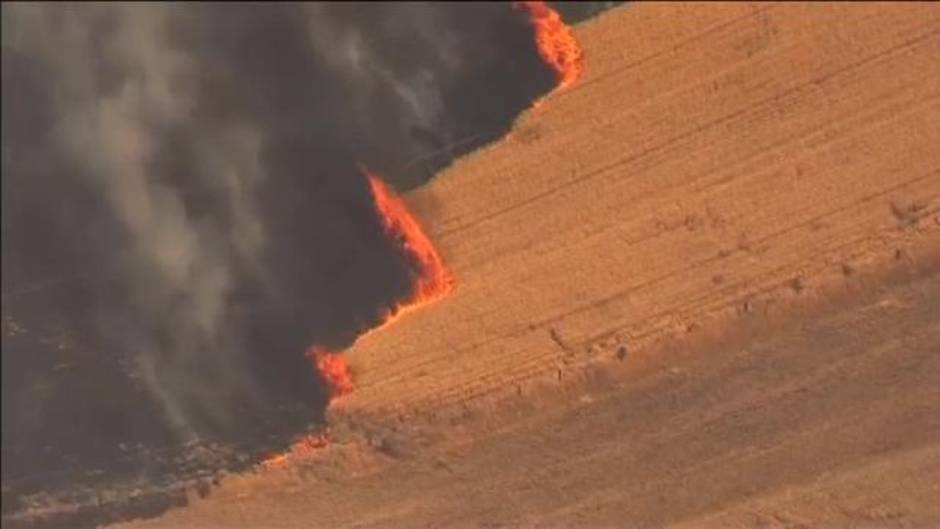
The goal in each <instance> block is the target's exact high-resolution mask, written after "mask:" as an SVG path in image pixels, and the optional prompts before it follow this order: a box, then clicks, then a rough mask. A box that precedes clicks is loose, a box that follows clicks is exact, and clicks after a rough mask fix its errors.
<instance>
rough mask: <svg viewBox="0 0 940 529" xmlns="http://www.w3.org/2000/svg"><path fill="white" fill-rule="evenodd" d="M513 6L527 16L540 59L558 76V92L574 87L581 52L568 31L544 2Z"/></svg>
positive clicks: (522, 3) (581, 70) (571, 33)
mask: <svg viewBox="0 0 940 529" xmlns="http://www.w3.org/2000/svg"><path fill="white" fill-rule="evenodd" d="M514 5H515V7H516V9H521V10H523V11H525V12H526V13H527V14H528V15H529V21H530V22H531V23H532V26H533V27H534V28H535V44H536V46H537V47H538V51H539V55H540V56H541V57H542V60H543V61H545V63H546V64H548V65H549V66H551V67H552V69H554V70H555V73H556V75H557V76H558V87H557V89H558V90H562V89H564V88H567V87H569V86H571V85H572V84H574V82H575V81H577V80H578V79H579V78H580V77H581V73H582V72H583V71H584V52H582V51H581V46H580V45H579V44H578V41H577V40H576V39H575V38H574V32H573V31H571V28H570V27H568V26H567V25H566V24H565V22H564V21H563V20H562V19H561V15H559V14H558V12H557V11H555V10H554V9H552V8H551V7H548V5H546V4H545V2H515V3H514Z"/></svg>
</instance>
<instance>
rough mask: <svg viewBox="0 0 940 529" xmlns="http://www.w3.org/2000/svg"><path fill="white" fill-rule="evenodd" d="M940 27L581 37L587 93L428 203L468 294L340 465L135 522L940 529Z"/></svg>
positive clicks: (418, 320) (822, 13) (485, 153)
mask: <svg viewBox="0 0 940 529" xmlns="http://www.w3.org/2000/svg"><path fill="white" fill-rule="evenodd" d="M938 30H940V10H938V9H937V8H936V7H934V6H931V5H928V4H922V5H919V4H903V5H892V4H887V5H886V4H882V5H879V4H855V5H844V4H825V5H797V4H766V5H765V4H758V5H748V4H722V5H716V4H699V5H681V4H640V5H630V6H625V7H620V8H617V9H614V10H611V11H609V12H608V13H606V14H605V15H603V16H600V17H599V18H597V19H594V20H591V21H589V22H587V23H585V24H583V25H581V26H579V27H578V28H577V34H578V37H579V38H580V40H581V42H582V45H583V47H584V50H585V55H586V57H587V62H586V74H585V78H584V79H583V80H582V81H581V82H580V84H578V85H576V86H574V87H573V88H572V89H570V90H568V91H564V92H560V93H557V94H554V95H552V96H551V97H549V98H548V99H547V100H546V101H545V103H544V104H543V105H541V106H539V107H538V108H537V109H534V110H532V111H530V112H528V113H527V114H525V115H524V116H522V117H521V118H520V120H519V122H518V123H517V125H516V127H515V128H514V129H513V131H512V133H511V134H510V135H509V136H508V137H507V138H505V139H504V140H502V141H500V142H499V143H497V144H494V145H492V146H490V147H488V148H486V149H483V150H482V151H480V152H477V153H474V154H473V155H471V156H469V157H467V158H465V159H463V160H461V161H459V162H458V163H457V164H455V165H454V166H453V167H452V168H450V169H448V170H446V171H444V172H443V173H442V174H440V175H438V176H437V177H436V179H435V180H434V181H433V182H432V183H431V184H429V185H428V186H426V187H424V188H422V189H421V190H419V191H417V192H415V193H413V194H412V195H410V196H409V197H407V198H408V200H409V203H410V204H411V205H412V206H413V207H414V209H415V210H416V211H417V212H418V215H419V217H420V218H422V219H425V221H426V224H427V227H428V230H429V232H430V235H431V238H432V239H433V240H434V241H435V243H436V244H437V246H438V248H439V250H440V251H441V252H442V254H443V256H444V259H445V261H446V262H447V263H448V265H449V266H450V267H451V269H452V271H453V272H454V274H455V276H456V277H457V279H458V282H459V284H458V288H457V290H456V291H455V292H454V293H452V294H451V295H450V296H449V297H448V298H446V299H444V300H442V301H439V302H437V303H436V304H434V305H432V306H429V307H426V308H424V309H422V310H421V311H416V312H414V313H411V314H408V315H407V316H406V317H404V318H402V319H401V320H400V321H397V322H395V323H394V325H391V326H389V327H387V328H384V329H382V330H380V331H379V332H375V333H371V334H369V335H367V336H365V337H364V338H363V339H362V340H360V341H359V342H358V343H357V344H356V346H355V347H354V348H353V349H351V350H350V351H348V352H347V355H348V358H349V360H350V363H351V366H352V369H353V372H354V375H355V379H356V386H357V387H356V390H355V392H354V393H352V394H351V395H348V396H346V397H344V398H342V399H340V400H339V401H337V402H336V403H334V405H333V409H332V410H331V415H332V417H331V421H332V425H333V426H332V436H333V439H334V441H333V443H332V444H331V445H330V446H329V447H328V448H327V449H325V450H322V451H320V452H318V453H317V454H314V455H312V456H310V457H309V458H308V459H307V460H302V461H296V462H295V463H294V464H293V465H291V466H289V467H288V468H286V469H281V470H273V471H265V472H261V473H260V474H258V475H247V476H238V477H233V478H231V479H229V480H227V481H226V482H225V483H224V484H223V486H222V487H221V488H219V489H218V490H216V491H214V492H213V493H212V494H211V495H210V496H209V497H208V498H207V499H204V500H195V501H194V505H191V506H190V507H188V508H186V509H181V510H177V511H172V512H170V513H168V514H167V515H165V516H164V517H162V518H160V519H156V520H151V521H149V522H141V523H138V524H131V525H132V526H134V527H199V528H204V527H205V528H208V527H226V528H235V527H252V528H254V527H272V528H274V527H283V528H294V527H309V526H323V527H353V526H358V527H374V526H381V527H499V526H539V527H543V526H559V527H570V526H588V527H595V526H617V527H631V526H637V527H664V526H671V525H674V524H678V525H679V526H683V525H681V524H686V525H684V526H683V527H701V526H714V527H726V526H729V525H735V524H737V525H738V526H745V527H797V526H799V527H804V526H809V527H827V526H831V525H833V524H836V525H847V524H854V526H872V527H880V526H884V525H885V524H886V523H895V524H907V525H906V526H931V525H936V524H938V523H940V511H938V509H937V507H936V506H935V505H934V504H933V503H931V501H930V498H931V497H933V498H936V495H937V494H938V491H937V488H936V485H935V484H936V483H938V482H940V421H938V420H937V417H940V390H938V389H937V387H938V386H937V384H936V382H937V381H938V380H940V355H938V353H940V304H938V301H937V300H940V236H938V235H940V149H937V148H936V146H937V145H940V126H938V123H940V99H938V96H940V63H938V62H937V61H936V57H937V56H940V31H938ZM801 524H802V525H801ZM866 524H867V525H866Z"/></svg>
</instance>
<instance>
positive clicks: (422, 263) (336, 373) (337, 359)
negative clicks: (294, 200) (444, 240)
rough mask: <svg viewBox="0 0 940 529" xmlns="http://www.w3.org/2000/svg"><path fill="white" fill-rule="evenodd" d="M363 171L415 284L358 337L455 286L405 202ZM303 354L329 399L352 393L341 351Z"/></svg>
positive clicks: (317, 349)
mask: <svg viewBox="0 0 940 529" xmlns="http://www.w3.org/2000/svg"><path fill="white" fill-rule="evenodd" d="M362 172H363V173H364V174H365V176H366V178H367V179H368V181H369V188H370V190H371V191H372V197H373V199H374V200H375V210H376V212H377V213H378V215H379V221H380V222H381V223H382V229H383V230H384V231H385V233H386V235H388V237H389V238H391V239H392V240H394V241H396V242H397V243H398V245H399V247H400V248H401V250H402V252H403V253H404V254H405V256H406V257H407V258H408V260H409V261H410V262H411V265H412V267H413V268H412V270H413V273H414V287H413V290H412V292H411V293H410V294H409V295H408V296H406V297H405V298H403V299H399V300H396V301H395V302H394V303H393V304H392V306H391V307H390V308H389V309H388V310H387V311H386V312H385V313H384V314H383V315H382V321H381V322H380V323H379V324H378V325H377V326H376V327H374V328H372V329H369V330H368V331H366V332H365V333H364V334H363V335H360V338H361V337H362V336H364V335H365V334H369V333H372V332H375V331H377V330H379V329H382V328H384V327H386V326H388V325H390V324H391V323H392V322H393V321H395V320H397V319H398V318H399V317H401V316H402V315H403V314H405V313H406V312H410V311H412V310H414V309H416V308H418V307H421V306H423V305H426V304H428V303H431V302H433V301H435V300H438V299H440V298H442V297H444V296H446V295H447V294H448V293H449V292H450V291H452V290H453V289H454V287H455V285H456V281H455V280H454V276H453V275H452V274H451V273H450V271H449V270H447V268H445V267H444V263H443V261H442V260H441V256H440V255H439V254H438V253H437V250H436V249H435V248H434V245H433V244H431V240H430V239H429V238H428V236H427V235H426V234H425V233H424V230H423V229H421V225H420V224H418V221H417V220H415V218H414V217H413V216H412V215H411V213H410V212H409V211H408V207H407V206H406V205H405V202H404V201H403V200H402V199H401V198H399V197H398V196H397V195H395V193H393V192H392V191H391V190H390V189H389V188H388V187H386V185H385V184H383V183H382V180H380V179H379V178H378V177H377V176H375V175H373V174H371V173H370V172H369V171H368V170H366V169H365V168H362ZM306 355H307V357H308V358H310V360H311V361H312V362H313V364H314V367H315V368H316V371H317V373H318V374H319V375H320V378H321V379H323V380H324V381H325V382H326V384H327V386H328V387H329V390H330V400H333V399H335V398H338V397H342V396H343V395H346V394H348V393H351V392H352V390H353V382H352V376H351V375H350V373H349V366H348V365H347V363H346V359H345V358H343V356H342V355H341V354H339V353H334V352H331V351H329V350H327V349H325V348H323V347H320V346H317V345H314V346H311V347H310V348H309V349H307V352H306Z"/></svg>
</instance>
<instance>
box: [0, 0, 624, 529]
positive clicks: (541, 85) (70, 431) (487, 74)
mask: <svg viewBox="0 0 940 529" xmlns="http://www.w3.org/2000/svg"><path fill="white" fill-rule="evenodd" d="M604 7H609V3H605V2H586V3H578V4H565V5H561V6H559V8H560V10H561V11H562V13H563V15H565V16H566V18H568V19H569V20H571V21H576V20H579V19H582V18H586V17H588V16H590V15H593V14H595V13H597V12H599V11H600V10H601V9H603V8H604ZM2 53H3V63H2V68H3V76H2V82H3V96H2V110H3V121H2V127H3V129H2V132H3V140H2V143H3V158H2V164H3V165H2V168H3V179H2V184H3V188H2V199H3V208H2V222H3V226H2V228H3V232H2V235H3V237H2V244H3V247H2V258H3V262H2V265H3V290H2V292H3V310H2V312H3V351H2V362H3V365H2V370H3V375H2V376H3V380H2V384H3V429H2V435H3V472H2V481H3V516H4V526H5V527H6V526H8V525H9V526H11V527H12V526H15V525H17V524H23V525H30V526H36V525H38V524H39V523H40V520H41V519H42V517H41V516H33V515H35V514H37V513H38V512H39V510H40V509H42V508H44V507H47V506H48V505H49V502H50V500H52V499H55V500H56V501H57V502H58V503H59V504H60V505H71V506H74V507H75V508H76V509H77V510H71V509H65V510H57V511H55V513H51V514H50V515H49V517H47V518H45V522H44V523H45V524H46V525H49V526H60V525H61V526H68V527H76V526H79V525H97V524H100V523H106V522H108V521H112V520H115V519H121V518H127V517H131V516H143V515H153V514H157V513H159V512H161V511H162V510H163V509H165V508H167V507H169V506H171V505H174V504H178V503H179V502H181V501H184V500H183V499H182V497H181V496H180V492H179V491H180V489H181V487H185V486H198V487H199V490H201V491H204V490H206V488H207V487H208V485H209V484H210V483H212V481H213V480H214V479H215V477H216V476H217V475H218V473H219V472H220V471H223V470H237V469H239V468H244V467H246V466H248V465H251V464H253V463H254V462H256V461H257V460H258V458H259V457H260V456H262V455H264V454H266V453H270V452H271V451H272V450H277V449H279V448H282V447H284V446H285V444H286V443H287V442H289V440H290V437H291V435H293V434H296V433H298V432H300V431H303V430H305V429H307V428H309V427H311V426H315V425H317V424H319V423H320V422H321V421H322V415H323V410H324V406H325V395H324V391H323V389H322V388H321V387H320V385H319V381H317V379H316V378H315V377H314V376H313V373H312V371H311V368H310V366H309V364H308V361H307V360H306V359H305V358H304V356H303V351H304V349H305V348H306V347H307V346H308V345H310V344H312V343H319V344H325V345H330V346H334V347H342V346H343V345H345V344H348V343H349V342H350V341H351V340H352V338H353V337H354V336H355V335H356V334H357V333H358V332H360V331H361V330H362V329H363V328H365V327H368V326H370V325H371V324H372V323H373V322H374V321H375V319H376V317H377V315H378V311H379V310H380V308H381V307H385V306H387V305H388V303H389V301H390V300H392V299H394V298H396V297H399V296H400V295H401V294H402V293H403V292H405V291H406V290H407V289H408V288H409V277H408V271H407V267H406V266H405V264H404V263H403V262H402V258H401V256H400V255H399V253H398V252H397V251H396V249H395V248H393V247H391V245H390V243H389V242H388V241H387V240H386V239H385V238H384V236H383V235H382V233H381V228H380V225H379V223H378V221H377V219H376V218H375V213H374V211H373V209H372V204H371V197H370V196H369V193H368V191H367V186H366V182H365V180H364V179H363V177H362V175H361V174H359V172H358V170H357V165H356V164H357V162H360V161H361V162H364V163H365V164H366V165H368V166H369V167H371V168H373V169H374V170H375V171H376V172H378V173H380V174H383V175H384V176H386V177H387V178H388V179H389V180H390V181H391V182H392V183H393V184H394V185H395V186H396V187H398V188H399V189H408V188H411V187H415V186H417V185H420V184H421V183H423V182H425V181H427V179H428V178H430V177H431V175H433V174H434V173H435V172H436V171H437V170H439V169H440V168H442V167H443V166H445V165H447V164H448V163H450V162H451V161H452V160H453V159H454V158H455V157H456V156H459V155H461V154H463V153H466V152H468V151H470V150H472V149H474V148H476V147H478V146H480V145H482V144H485V143H487V142H489V141H491V140H493V139H495V138H497V137H499V136H501V135H502V134H504V133H505V131H506V130H507V129H508V128H509V126H510V125H511V123H512V121H513V120H514V119H515V117H516V116H517V115H518V114H519V113H520V112H521V111H523V110H524V109H526V108H527V107H528V106H529V105H530V104H531V102H532V101H533V100H535V99H537V98H538V97H539V96H541V95H543V94H544V93H546V92H547V91H548V90H550V89H551V87H552V86H553V84H554V78H553V74H552V72H550V71H548V70H547V68H546V67H545V66H544V65H543V64H542V63H541V62H540V60H539V58H538V56H537V54H536V52H535V49H534V44H533V35H532V29H531V27H530V26H529V24H528V22H527V21H526V20H525V17H524V16H523V15H522V14H521V13H519V12H517V11H515V10H513V9H512V8H511V7H510V6H509V4H395V3H392V4H369V5H364V4H324V5H314V6H310V5H306V6H305V5H298V4H278V5H269V4H264V5H261V4H245V3H237V4H232V5H225V6H222V5H219V4H195V5H161V6H119V5H105V6H101V5H99V6H91V7H88V6H85V5H66V6H59V5H24V4H21V5H8V4H5V5H4V6H3V48H2ZM134 491H136V493H135V492H134ZM135 494H136V495H135ZM30 513H32V514H30ZM27 515H28V516H27ZM24 516H25V517H24Z"/></svg>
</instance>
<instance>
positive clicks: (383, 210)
mask: <svg viewBox="0 0 940 529" xmlns="http://www.w3.org/2000/svg"><path fill="white" fill-rule="evenodd" d="M363 172H364V173H365V175H366V178H368V180H369V187H370V188H371V190H372V196H373V197H374V198H375V209H376V211H377V212H378V214H379V220H380V221H381V223H382V227H383V228H384V230H385V233H386V234H387V235H388V236H389V237H391V238H392V239H393V240H395V241H397V242H398V244H399V245H400V247H401V249H402V252H404V254H405V256H406V257H407V258H408V260H409V261H410V262H411V264H412V266H413V267H414V268H413V272H414V280H415V283H414V290H413V292H412V293H411V295H410V296H408V297H407V298H405V299H403V300H400V301H399V302H398V303H397V304H396V305H395V306H394V307H393V308H392V310H391V313H390V319H391V317H394V316H396V315H399V314H401V313H402V311H406V310H410V309H413V308H417V307H420V306H422V305H425V304H427V303H430V302H432V301H435V300H438V299H440V298H442V297H444V296H446V295H447V294H448V293H449V292H450V291H452V290H453V289H454V286H455V284H456V283H455V281H454V276H453V275H451V273H450V272H449V271H448V270H447V268H445V267H444V263H443V261H442V260H441V256H440V255H438V253H437V250H436V249H435V248H434V245H433V244H431V240H430V239H429V238H428V236H427V235H425V233H424V230H423V229H421V225H420V224H418V221H417V220H415V218H414V217H413V216H412V215H411V213H410V212H409V211H408V208H407V206H406V205H405V202H404V201H403V200H402V199H401V198H399V197H398V196H396V195H395V194H394V193H393V192H392V191H391V190H390V189H389V188H388V187H386V186H385V184H383V183H382V180H380V179H379V178H378V177H377V176H375V175H373V174H371V173H369V171H367V170H365V169H363ZM386 324H387V322H386Z"/></svg>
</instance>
